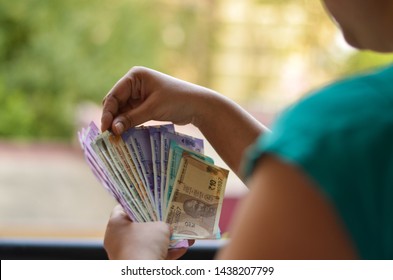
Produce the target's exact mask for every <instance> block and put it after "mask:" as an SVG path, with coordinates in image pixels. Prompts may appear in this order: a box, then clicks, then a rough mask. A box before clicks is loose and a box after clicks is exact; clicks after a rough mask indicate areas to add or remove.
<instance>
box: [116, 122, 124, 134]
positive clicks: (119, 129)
mask: <svg viewBox="0 0 393 280" xmlns="http://www.w3.org/2000/svg"><path fill="white" fill-rule="evenodd" d="M115 127H116V130H117V133H118V134H122V133H123V130H124V124H123V123H122V122H117V123H116V124H115Z"/></svg>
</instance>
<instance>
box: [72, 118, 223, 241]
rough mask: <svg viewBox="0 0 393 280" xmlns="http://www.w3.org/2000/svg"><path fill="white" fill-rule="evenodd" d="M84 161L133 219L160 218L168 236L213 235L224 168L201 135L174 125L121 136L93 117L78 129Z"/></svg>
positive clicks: (144, 128) (216, 231)
mask: <svg viewBox="0 0 393 280" xmlns="http://www.w3.org/2000/svg"><path fill="white" fill-rule="evenodd" d="M78 136H79V141H80V143H81V146H82V149H83V151H84V154H85V158H86V161H87V163H88V164H89V166H90V168H91V170H92V172H93V173H94V175H95V176H96V177H97V178H98V180H99V181H100V182H101V183H102V185H103V186H104V187H105V188H106V189H107V190H108V191H109V192H110V193H111V194H112V195H113V196H114V197H115V198H116V200H117V201H118V202H119V203H120V204H121V205H122V206H123V209H124V211H125V212H126V213H127V214H128V216H129V217H130V219H131V220H133V221H135V222H149V221H164V222H166V223H168V224H170V225H171V227H172V229H173V234H172V239H173V240H186V239H217V238H220V237H221V235H220V229H219V226H218V223H219V219H220V214H221V208H222V203H223V198H224V192H225V186H226V181H227V178H228V170H226V169H223V168H221V167H218V166H216V165H214V162H213V159H212V158H210V157H208V156H206V155H204V143H203V140H202V139H198V138H195V137H191V136H189V135H185V134H181V133H178V132H176V131H175V128H174V125H173V124H164V125H159V126H140V127H134V128H131V129H129V130H127V131H125V132H124V133H123V134H122V135H121V136H118V135H115V134H113V133H111V132H110V131H105V132H103V133H101V132H100V130H99V129H98V128H97V126H96V125H95V124H94V123H93V122H92V123H91V124H90V125H89V126H88V127H87V128H83V129H82V130H81V131H80V132H79V133H78Z"/></svg>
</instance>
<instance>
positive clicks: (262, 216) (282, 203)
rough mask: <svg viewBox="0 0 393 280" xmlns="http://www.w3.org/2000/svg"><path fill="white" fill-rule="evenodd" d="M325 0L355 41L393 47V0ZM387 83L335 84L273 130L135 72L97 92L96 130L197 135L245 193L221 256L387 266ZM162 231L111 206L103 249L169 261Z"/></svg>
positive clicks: (195, 89) (390, 126)
mask: <svg viewBox="0 0 393 280" xmlns="http://www.w3.org/2000/svg"><path fill="white" fill-rule="evenodd" d="M323 2H324V3H325V6H326V9H327V11H329V12H330V14H331V15H332V16H333V18H334V20H335V21H336V22H337V23H338V25H339V26H340V28H341V30H342V32H343V34H344V37H345V39H346V40H347V41H348V43H350V44H351V45H352V46H354V47H356V48H359V49H369V50H374V51H378V52H390V51H393V33H392V32H391V30H392V29H393V1H390V0H325V1H323ZM392 81H393V68H387V69H384V70H381V71H379V72H375V73H371V74H368V75H362V76H357V77H352V78H349V79H346V80H343V81H339V82H337V83H334V84H332V85H330V86H328V87H326V88H324V89H321V90H320V91H318V92H315V93H313V94H311V95H309V96H308V97H306V98H304V99H303V100H301V101H300V102H299V103H298V104H296V105H295V106H293V107H291V108H289V109H288V110H287V111H286V112H285V113H284V114H283V115H282V116H281V117H280V118H279V119H278V121H277V122H276V124H275V125H274V127H273V132H272V133H269V132H268V131H267V129H266V128H265V127H264V126H263V125H261V124H260V123H258V122H257V121H256V120H255V119H253V118H252V117H251V116H250V115H249V114H248V113H247V112H245V111H244V110H243V109H242V108H241V107H239V106H238V105H237V104H235V103H234V102H232V101H231V100H229V99H227V98H225V97H224V96H222V95H220V94H218V93H216V92H214V91H213V90H210V89H207V88H203V87H199V86H197V85H194V84H190V83H187V82H184V81H181V80H178V79H175V78H173V77H170V76H167V75H165V74H162V73H159V72H156V71H153V70H150V69H146V68H142V67H134V68H132V69H131V70H130V71H129V72H128V73H127V74H126V75H125V76H124V77H123V78H122V79H121V80H120V81H119V82H118V83H117V84H116V85H115V86H114V87H113V89H112V90H111V91H110V92H109V93H108V95H107V96H106V97H105V99H104V108H103V114H102V130H106V129H109V128H111V129H112V130H113V131H114V132H115V133H118V134H119V133H121V132H122V131H124V130H125V129H127V128H129V127H131V126H136V125H138V124H141V123H143V122H145V121H148V120H161V121H172V122H173V123H175V124H188V123H192V124H194V125H195V126H196V127H198V128H199V129H200V130H201V132H202V133H203V134H204V136H205V137H206V138H207V140H208V141H209V142H210V143H211V144H212V145H213V147H214V148H215V149H216V151H217V152H218V153H219V154H220V156H221V157H222V158H223V159H224V160H225V162H226V163H227V164H228V166H229V167H230V168H231V169H232V170H233V171H234V172H236V173H237V174H238V175H239V176H240V177H241V178H244V180H245V181H246V182H247V185H248V187H249V189H250V192H249V194H248V195H247V197H246V198H245V199H244V201H242V203H241V206H240V207H239V210H238V212H237V213H236V216H235V218H234V221H233V225H232V229H231V241H230V242H229V244H228V245H227V246H226V247H225V248H223V249H222V250H221V251H220V252H219V253H218V255H217V258H222V259H355V258H362V259H392V258H393V145H392V143H393V114H392V113H391V112H393V110H392V109H393V83H392ZM238 135H241V136H242V137H238ZM230 141H233V143H230ZM224 143H225V144H224ZM169 236H170V229H169V228H168V226H167V225H166V224H165V223H160V222H156V223H146V224H137V223H132V222H131V221H130V220H129V219H128V218H127V217H126V215H125V214H124V212H122V210H121V209H120V208H115V210H114V211H113V214H112V217H111V219H110V221H109V223H108V228H107V232H106V237H105V248H106V250H107V252H108V255H109V257H110V258H127V259H138V258H140V259H163V258H177V257H179V256H180V255H181V254H183V253H184V250H177V251H169V252H168V250H167V248H168V244H169Z"/></svg>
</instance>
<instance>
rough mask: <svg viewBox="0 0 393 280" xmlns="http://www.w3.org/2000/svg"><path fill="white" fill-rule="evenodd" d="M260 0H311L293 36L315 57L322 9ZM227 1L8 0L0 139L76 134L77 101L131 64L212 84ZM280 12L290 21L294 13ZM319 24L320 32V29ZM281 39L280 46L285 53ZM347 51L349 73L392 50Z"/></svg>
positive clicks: (0, 45) (0, 65) (0, 30)
mask: <svg viewBox="0 0 393 280" xmlns="http://www.w3.org/2000/svg"><path fill="white" fill-rule="evenodd" d="M250 1H251V0H250ZM253 1H254V3H255V5H264V6H263V7H266V6H267V5H280V6H284V5H285V4H286V3H288V4H290V5H292V6H294V5H295V6H297V5H305V6H301V7H303V8H304V7H306V9H305V10H307V12H308V14H309V16H308V18H307V21H306V22H308V23H310V24H308V25H309V26H308V25H307V26H305V30H304V31H305V33H307V34H305V35H304V36H302V37H301V38H302V40H300V41H299V42H298V43H297V44H295V43H293V42H292V41H291V42H288V43H290V44H291V45H293V46H291V47H293V50H295V51H297V52H303V53H308V54H309V56H312V55H313V52H312V48H320V47H321V46H322V45H323V44H325V43H326V42H325V41H326V38H327V36H326V34H329V31H328V32H327V33H326V32H325V31H324V30H325V28H324V27H325V24H326V23H325V22H324V21H321V22H319V21H318V20H316V19H318V18H319V17H320V11H319V10H318V7H317V5H316V4H315V1H311V0H304V1H296V0H287V1H284V0H280V1H277V0H275V1H273V0H269V1H268V0H253ZM224 5H227V2H225V1H221V0H214V1H213V0H203V1H202V0H187V1H186V0H177V1H175V0H167V1H166V0H155V1H153V0H152V1H145V0H99V1H97V0H96V1H94V0H68V1H60V0H51V1H47V0H18V1H1V2H0V104H1V110H0V138H23V139H63V140H69V139H70V138H71V137H72V136H73V135H74V130H75V128H74V126H75V120H74V118H75V110H76V109H75V108H76V105H77V104H78V103H80V102H82V101H84V100H91V101H93V102H96V103H97V104H99V103H100V102H101V99H102V97H103V96H104V95H105V94H106V93H107V91H108V90H109V89H110V88H111V87H112V85H113V84H114V83H115V82H116V81H117V80H118V79H119V78H120V77H121V76H122V75H124V73H126V72H127V70H128V69H129V68H130V67H131V66H133V65H144V66H147V67H151V68H155V69H157V70H161V71H164V72H168V73H169V74H173V75H176V76H178V77H180V78H185V79H188V80H190V81H192V82H198V83H200V84H202V85H205V86H209V85H210V83H211V80H212V79H214V73H213V72H212V68H214V66H212V65H211V63H212V62H211V61H212V57H211V53H212V52H214V51H215V50H214V48H212V46H215V45H214V39H215V37H218V36H219V34H217V32H219V31H220V29H219V28H217V26H219V25H220V24H222V18H220V15H219V13H217V14H215V12H214V11H215V8H217V7H218V6H221V7H222V6H224ZM280 10H281V9H280ZM292 10H293V9H289V10H288V11H289V12H291V11H292ZM281 11H284V10H281ZM215 17H216V18H215ZM278 18H279V19H280V20H281V19H282V20H283V21H285V22H284V24H289V25H290V24H292V22H291V18H293V17H288V12H287V13H282V14H281V16H280V17H278ZM295 19H296V17H295ZM256 22H257V21H256ZM316 25H318V28H319V30H320V32H317V33H315V29H316ZM308 27H309V29H310V30H311V31H307V30H308V29H307V28H308ZM255 28H259V27H258V26H256V27H255ZM265 29H266V27H265ZM250 30H251V31H252V30H253V29H250ZM284 30H285V29H284ZM261 31H263V30H262V29H261ZM322 31H323V32H322ZM214 32H216V33H214ZM213 33H214V34H213ZM250 34H251V35H250V36H255V34H257V33H255V34H254V33H250ZM284 35H285V33H284ZM258 36H259V35H258ZM279 36H280V35H279V34H278V33H277V34H274V37H272V38H273V40H275V39H279V38H278V37H279ZM282 36H283V35H282ZM260 37H261V38H267V36H265V35H264V34H260ZM281 41H282V40H281ZM261 42H262V43H259V44H262V45H263V44H264V43H263V41H261ZM265 42H266V41H265ZM277 42H280V40H277ZM253 43H254V44H257V43H258V42H253ZM282 46H283V45H282V44H281V49H280V50H279V52H276V53H278V54H279V55H280V56H281V57H285V55H284V53H283V52H284V51H285V50H284V48H282ZM307 46H313V47H307ZM217 49H219V48H216V51H217ZM285 49H286V48H285ZM256 50H257V51H256V52H257V53H260V52H261V51H260V50H259V49H256ZM262 50H264V49H263V46H262ZM268 51H269V50H268ZM269 53H270V52H269ZM347 58H348V57H344V58H340V63H336V64H333V65H336V66H338V67H337V68H339V69H340V70H339V71H337V69H333V70H331V71H332V73H334V74H336V73H337V72H339V73H340V74H349V73H353V72H355V71H358V70H359V69H365V68H368V67H370V66H376V65H381V64H385V63H387V62H388V61H390V60H391V56H386V55H376V54H372V53H356V54H353V55H350V56H349V59H348V62H349V63H347V64H345V63H344V62H346V61H347ZM327 59H328V58H327ZM179 61H181V63H179ZM254 61H257V60H254ZM322 62H323V61H322ZM330 65H331V64H330ZM258 67H259V66H258V65H255V68H256V69H258ZM323 67H325V68H326V69H327V68H328V66H327V65H325V66H323ZM329 71H330V70H329ZM254 76H255V75H254ZM254 79H255V77H254ZM261 81H262V80H258V82H252V83H251V87H252V88H255V87H256V84H260V83H261ZM264 83H265V82H264ZM250 96H251V95H250Z"/></svg>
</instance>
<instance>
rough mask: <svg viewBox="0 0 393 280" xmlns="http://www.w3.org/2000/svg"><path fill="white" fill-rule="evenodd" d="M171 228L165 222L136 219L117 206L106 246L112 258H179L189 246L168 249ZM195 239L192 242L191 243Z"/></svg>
mask: <svg viewBox="0 0 393 280" xmlns="http://www.w3.org/2000/svg"><path fill="white" fill-rule="evenodd" d="M170 235H171V231H170V228H169V225H168V224H166V223H164V222H150V223H133V222H132V221H131V220H130V219H129V218H128V216H127V214H126V213H125V212H124V211H123V208H122V207H121V206H120V205H118V206H116V207H115V208H114V209H113V211H112V214H111V217H110V219H109V222H108V226H107V229H106V232H105V239H104V247H105V250H106V252H107V254H108V257H109V259H115V260H125V259H134V260H136V259H140V260H148V259H149V260H150V259H151V260H163V259H178V258H179V257H181V256H182V255H183V254H184V253H185V252H186V251H187V248H179V249H170V250H169V251H168V247H169V242H170ZM192 243H193V242H189V245H191V244H192Z"/></svg>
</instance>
